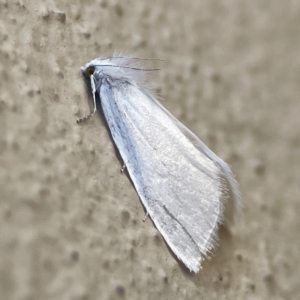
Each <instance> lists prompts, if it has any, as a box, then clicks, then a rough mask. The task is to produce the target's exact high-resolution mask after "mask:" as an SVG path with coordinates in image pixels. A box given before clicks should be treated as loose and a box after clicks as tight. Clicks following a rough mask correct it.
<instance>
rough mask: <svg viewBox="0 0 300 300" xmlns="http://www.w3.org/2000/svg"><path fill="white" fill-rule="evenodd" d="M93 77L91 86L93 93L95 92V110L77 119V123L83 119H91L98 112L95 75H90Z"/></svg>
mask: <svg viewBox="0 0 300 300" xmlns="http://www.w3.org/2000/svg"><path fill="white" fill-rule="evenodd" d="M90 78H91V88H92V94H93V104H94V109H93V112H92V113H90V114H89V115H88V116H86V117H84V118H81V119H78V120H77V123H81V122H83V121H86V120H88V119H90V118H91V117H92V116H93V115H94V113H95V112H96V110H97V107H96V86H95V78H94V76H93V75H91V76H90Z"/></svg>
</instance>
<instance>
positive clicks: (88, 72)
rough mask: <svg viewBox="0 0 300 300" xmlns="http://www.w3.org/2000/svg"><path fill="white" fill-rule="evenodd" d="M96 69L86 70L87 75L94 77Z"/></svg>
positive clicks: (89, 68)
mask: <svg viewBox="0 0 300 300" xmlns="http://www.w3.org/2000/svg"><path fill="white" fill-rule="evenodd" d="M94 71H95V69H94V67H88V68H87V69H86V70H85V75H86V76H88V77H90V76H91V75H93V73H94Z"/></svg>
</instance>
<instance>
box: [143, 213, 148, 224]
mask: <svg viewBox="0 0 300 300" xmlns="http://www.w3.org/2000/svg"><path fill="white" fill-rule="evenodd" d="M148 215H149V213H148V212H146V214H145V216H144V218H143V222H145V221H146V220H147V217H148Z"/></svg>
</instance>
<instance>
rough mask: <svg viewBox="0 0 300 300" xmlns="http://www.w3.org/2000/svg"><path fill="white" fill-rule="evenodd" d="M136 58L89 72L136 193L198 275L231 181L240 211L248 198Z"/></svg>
mask: <svg viewBox="0 0 300 300" xmlns="http://www.w3.org/2000/svg"><path fill="white" fill-rule="evenodd" d="M134 59H135V58H133V57H130V56H116V55H114V56H112V57H108V58H97V59H94V60H92V61H90V62H88V63H87V64H86V65H85V66H84V67H82V68H81V71H82V73H83V75H84V77H85V79H86V82H87V84H88V86H89V87H90V89H91V92H92V95H93V105H94V110H93V112H92V113H91V114H90V115H89V116H87V117H85V118H83V119H79V120H78V122H82V121H84V120H86V119H88V118H90V117H91V116H92V115H93V114H94V113H95V112H96V110H97V105H99V103H98V102H97V100H98V101H99V100H100V104H101V107H102V110H103V113H104V117H105V119H106V122H107V124H108V127H109V130H110V132H111V135H112V138H113V141H114V142H115V144H116V146H117V148H118V150H119V152H120V155H121V157H122V159H123V161H124V167H123V168H125V167H126V168H127V170H128V173H129V175H130V177H131V180H132V182H133V184H134V186H135V189H136V191H137V193H138V195H139V197H140V199H141V201H142V203H143V205H144V207H145V209H146V216H147V215H148V214H149V215H150V217H151V219H152V220H153V222H154V224H155V226H156V227H157V229H158V230H159V232H160V233H161V234H162V236H163V237H164V239H165V241H166V242H167V244H168V245H169V247H170V248H171V249H172V251H173V252H174V253H175V254H176V256H177V257H178V259H179V260H181V261H182V262H183V263H184V264H185V265H186V267H187V268H188V269H189V270H190V271H192V272H198V271H199V270H200V268H201V262H202V260H203V259H204V257H205V256H207V255H208V253H209V252H210V251H211V249H212V248H213V247H214V245H215V243H216V240H217V230H218V226H219V224H220V222H222V220H223V204H224V203H223V202H224V201H223V200H224V199H225V198H226V197H224V190H225V187H224V184H222V178H225V179H226V180H227V183H228V186H229V188H230V190H231V192H232V195H233V198H234V200H235V204H236V206H238V205H239V203H240V193H239V190H238V185H237V182H236V181H235V179H234V177H233V175H232V173H231V170H230V167H229V166H228V165H227V164H226V163H225V162H224V161H223V160H221V159H220V158H219V157H218V156H217V155H216V154H214V153H213V152H212V151H211V150H210V149H209V148H208V147H207V146H206V145H205V144H204V143H203V142H202V141H200V139H199V138H198V137H197V136H196V135H195V134H193V133H192V132H191V131H190V130H189V129H187V128H186V127H185V126H184V125H183V124H181V123H180V122H179V121H178V120H177V119H176V118H175V117H174V116H172V115H171V113H170V112H168V111H167V110H166V109H165V108H164V107H163V106H162V105H161V104H160V103H159V102H158V101H157V100H156V98H155V97H154V95H153V94H152V93H151V92H150V91H149V89H148V88H147V87H146V86H145V85H147V84H145V77H144V76H145V75H144V74H145V72H143V71H145V70H146V69H138V68H137V67H136V65H133V64H132V61H133V60H134Z"/></svg>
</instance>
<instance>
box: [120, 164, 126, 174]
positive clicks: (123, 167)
mask: <svg viewBox="0 0 300 300" xmlns="http://www.w3.org/2000/svg"><path fill="white" fill-rule="evenodd" d="M125 169H126V166H125V164H124V165H123V166H122V168H121V170H120V171H121V173H123V172H124V170H125Z"/></svg>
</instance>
